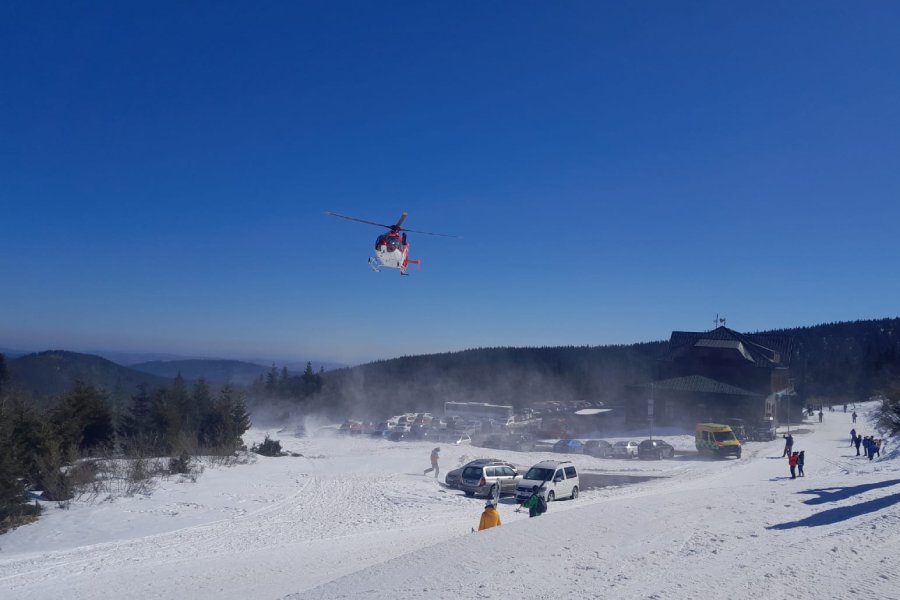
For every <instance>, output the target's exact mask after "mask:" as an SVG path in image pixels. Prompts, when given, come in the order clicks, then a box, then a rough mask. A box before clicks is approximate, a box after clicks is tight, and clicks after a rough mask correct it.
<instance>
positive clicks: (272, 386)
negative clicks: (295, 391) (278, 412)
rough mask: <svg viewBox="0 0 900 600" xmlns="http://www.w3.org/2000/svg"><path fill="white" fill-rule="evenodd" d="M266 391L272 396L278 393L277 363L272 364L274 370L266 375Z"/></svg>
mask: <svg viewBox="0 0 900 600" xmlns="http://www.w3.org/2000/svg"><path fill="white" fill-rule="evenodd" d="M266 391H267V392H269V393H270V394H274V393H275V392H277V391H278V369H277V368H276V367H275V363H272V368H271V369H270V370H269V372H268V373H267V374H266Z"/></svg>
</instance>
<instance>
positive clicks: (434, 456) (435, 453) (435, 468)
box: [422, 448, 441, 479]
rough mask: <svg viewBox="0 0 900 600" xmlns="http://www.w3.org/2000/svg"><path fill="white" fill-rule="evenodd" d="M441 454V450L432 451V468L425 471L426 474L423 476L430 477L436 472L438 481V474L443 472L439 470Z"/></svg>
mask: <svg viewBox="0 0 900 600" xmlns="http://www.w3.org/2000/svg"><path fill="white" fill-rule="evenodd" d="M440 452H441V449H440V448H435V449H434V450H432V451H431V468H430V469H425V472H424V473H422V474H423V475H428V474H429V473H431V472H432V471H434V478H435V479H437V476H438V473H440V472H441V470H440V469H439V468H438V458H440V456H438V455H439V454H440Z"/></svg>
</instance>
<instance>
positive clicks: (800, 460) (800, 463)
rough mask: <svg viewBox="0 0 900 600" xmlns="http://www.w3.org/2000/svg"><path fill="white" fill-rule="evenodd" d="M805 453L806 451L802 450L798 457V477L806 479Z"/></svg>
mask: <svg viewBox="0 0 900 600" xmlns="http://www.w3.org/2000/svg"><path fill="white" fill-rule="evenodd" d="M805 453H806V450H801V451H800V455H799V456H797V477H805V475H804V474H803V463H804V462H805V461H806V457H805V456H804V454H805Z"/></svg>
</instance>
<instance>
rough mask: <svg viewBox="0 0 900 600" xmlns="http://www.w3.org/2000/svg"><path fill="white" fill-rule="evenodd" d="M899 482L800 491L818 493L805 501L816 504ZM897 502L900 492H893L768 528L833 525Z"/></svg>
mask: <svg viewBox="0 0 900 600" xmlns="http://www.w3.org/2000/svg"><path fill="white" fill-rule="evenodd" d="M898 483H900V479H892V480H890V481H882V482H879V483H870V484H865V485H857V486H851V487H838V488H824V489H815V490H808V491H805V492H799V493H801V494H817V495H818V498H810V499H809V500H805V501H804V504H812V505H815V504H824V503H826V502H835V501H838V500H843V499H846V498H849V497H851V496H855V495H856V494H860V493H863V492H866V491H868V490H873V489H878V488H883V487H888V486H892V485H897V484H898ZM897 503H900V493H897V494H891V495H890V496H884V497H883V498H876V499H874V500H867V501H866V502H860V503H859V504H854V505H852V506H839V507H836V508H831V509H828V510H825V511H822V512H820V513H816V514H814V515H810V516H809V517H806V518H805V519H800V520H799V521H791V522H788V523H779V524H778V525H771V526H769V527H767V528H766V529H793V528H795V527H819V526H822V525H831V524H833V523H839V522H841V521H846V520H847V519H852V518H853V517H859V516H862V515H865V514H868V513H873V512H876V511H879V510H882V509H884V508H888V507H890V506H893V505H894V504H897Z"/></svg>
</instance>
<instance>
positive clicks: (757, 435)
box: [749, 419, 777, 442]
mask: <svg viewBox="0 0 900 600" xmlns="http://www.w3.org/2000/svg"><path fill="white" fill-rule="evenodd" d="M749 435H750V439H751V440H753V441H755V442H771V441H772V440H774V439H775V438H776V437H777V436H776V434H775V422H774V421H773V420H772V419H767V420H763V421H760V422H759V423H757V424H756V426H755V427H751V428H750V431H749Z"/></svg>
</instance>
